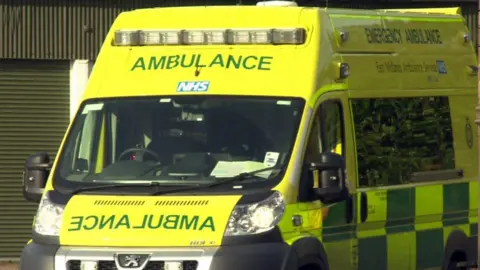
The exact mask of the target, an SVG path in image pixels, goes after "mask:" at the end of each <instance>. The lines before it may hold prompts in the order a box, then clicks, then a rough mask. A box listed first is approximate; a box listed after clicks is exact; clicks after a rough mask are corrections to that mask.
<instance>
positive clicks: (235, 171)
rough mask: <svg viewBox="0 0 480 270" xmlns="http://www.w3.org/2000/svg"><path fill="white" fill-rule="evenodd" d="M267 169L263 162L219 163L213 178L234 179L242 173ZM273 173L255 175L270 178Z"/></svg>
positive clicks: (213, 172)
mask: <svg viewBox="0 0 480 270" xmlns="http://www.w3.org/2000/svg"><path fill="white" fill-rule="evenodd" d="M264 168H267V167H266V166H265V165H264V164H263V162H256V161H219V162H217V165H216V166H215V168H214V169H213V171H212V173H211V174H210V175H211V176H215V177H233V176H236V175H239V174H241V173H246V172H251V171H255V170H260V169H264ZM271 173H272V172H271V171H266V172H261V173H257V174H255V175H257V176H260V177H263V178H268V177H269V176H270V174H271Z"/></svg>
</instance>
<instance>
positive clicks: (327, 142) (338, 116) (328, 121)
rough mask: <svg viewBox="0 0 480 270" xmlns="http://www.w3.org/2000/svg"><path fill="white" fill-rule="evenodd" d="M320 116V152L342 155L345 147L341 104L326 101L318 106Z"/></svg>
mask: <svg viewBox="0 0 480 270" xmlns="http://www.w3.org/2000/svg"><path fill="white" fill-rule="evenodd" d="M320 115H321V117H320V119H321V120H320V123H321V134H322V136H321V142H322V144H321V145H322V151H323V152H334V153H337V154H339V155H343V151H344V148H345V147H344V128H343V126H344V125H343V113H342V104H341V103H340V102H339V101H327V102H325V103H323V104H322V105H320Z"/></svg>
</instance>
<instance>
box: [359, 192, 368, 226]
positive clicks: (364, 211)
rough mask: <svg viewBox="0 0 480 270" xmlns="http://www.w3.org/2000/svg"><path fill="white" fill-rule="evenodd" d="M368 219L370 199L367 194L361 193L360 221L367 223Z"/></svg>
mask: <svg viewBox="0 0 480 270" xmlns="http://www.w3.org/2000/svg"><path fill="white" fill-rule="evenodd" d="M367 217H368V199H367V193H365V192H361V193H360V221H361V222H365V221H366V220H367Z"/></svg>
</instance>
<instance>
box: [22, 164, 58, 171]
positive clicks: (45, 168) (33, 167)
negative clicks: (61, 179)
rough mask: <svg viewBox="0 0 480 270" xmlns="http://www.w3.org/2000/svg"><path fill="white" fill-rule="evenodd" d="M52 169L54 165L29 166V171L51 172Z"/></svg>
mask: <svg viewBox="0 0 480 270" xmlns="http://www.w3.org/2000/svg"><path fill="white" fill-rule="evenodd" d="M51 168H52V163H41V164H31V165H27V169H29V170H45V171H46V170H49V169H51Z"/></svg>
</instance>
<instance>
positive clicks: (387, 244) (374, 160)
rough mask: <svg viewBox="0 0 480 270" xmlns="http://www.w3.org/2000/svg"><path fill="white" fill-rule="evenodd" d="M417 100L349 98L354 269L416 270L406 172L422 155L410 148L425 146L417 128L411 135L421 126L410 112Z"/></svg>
mask: <svg viewBox="0 0 480 270" xmlns="http://www.w3.org/2000/svg"><path fill="white" fill-rule="evenodd" d="M427 101H428V100H427ZM422 102H424V101H423V100H422V99H421V98H383V97H377V98H352V99H351V100H350V104H351V110H352V117H353V123H354V125H355V127H354V134H355V144H356V157H357V169H358V183H357V184H358V187H357V202H358V206H359V207H358V212H357V213H358V214H357V217H358V219H357V222H358V227H357V239H358V269H359V270H370V269H388V270H396V269H398V270H405V269H417V268H416V267H415V262H414V260H415V253H414V252H415V250H416V249H417V247H416V246H415V245H416V244H415V243H416V233H415V213H416V205H415V186H414V185H413V184H412V182H411V179H410V173H411V172H413V171H414V170H415V167H418V166H416V165H414V164H412V162H416V161H418V160H420V159H421V158H422V155H421V154H419V153H416V152H415V151H413V150H414V149H412V147H413V146H415V147H417V146H418V147H424V146H426V145H425V144H422V143H418V142H417V141H418V140H419V139H418V138H419V136H421V132H419V133H418V134H414V133H415V130H418V129H419V128H420V129H421V126H419V125H417V124H419V123H417V120H416V119H417V118H418V117H415V115H414V114H415V112H416V110H417V111H418V112H419V113H420V114H421V113H422V111H423V110H421V109H418V108H416V107H418V106H419V105H418V104H421V103H422ZM417 103H418V104H417ZM417 105H418V106H417ZM422 125H425V124H422ZM422 162H423V161H422ZM417 165H418V164H417ZM412 170H413V171H412ZM432 196H435V194H432ZM417 211H418V210H417ZM412 253H413V255H412Z"/></svg>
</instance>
